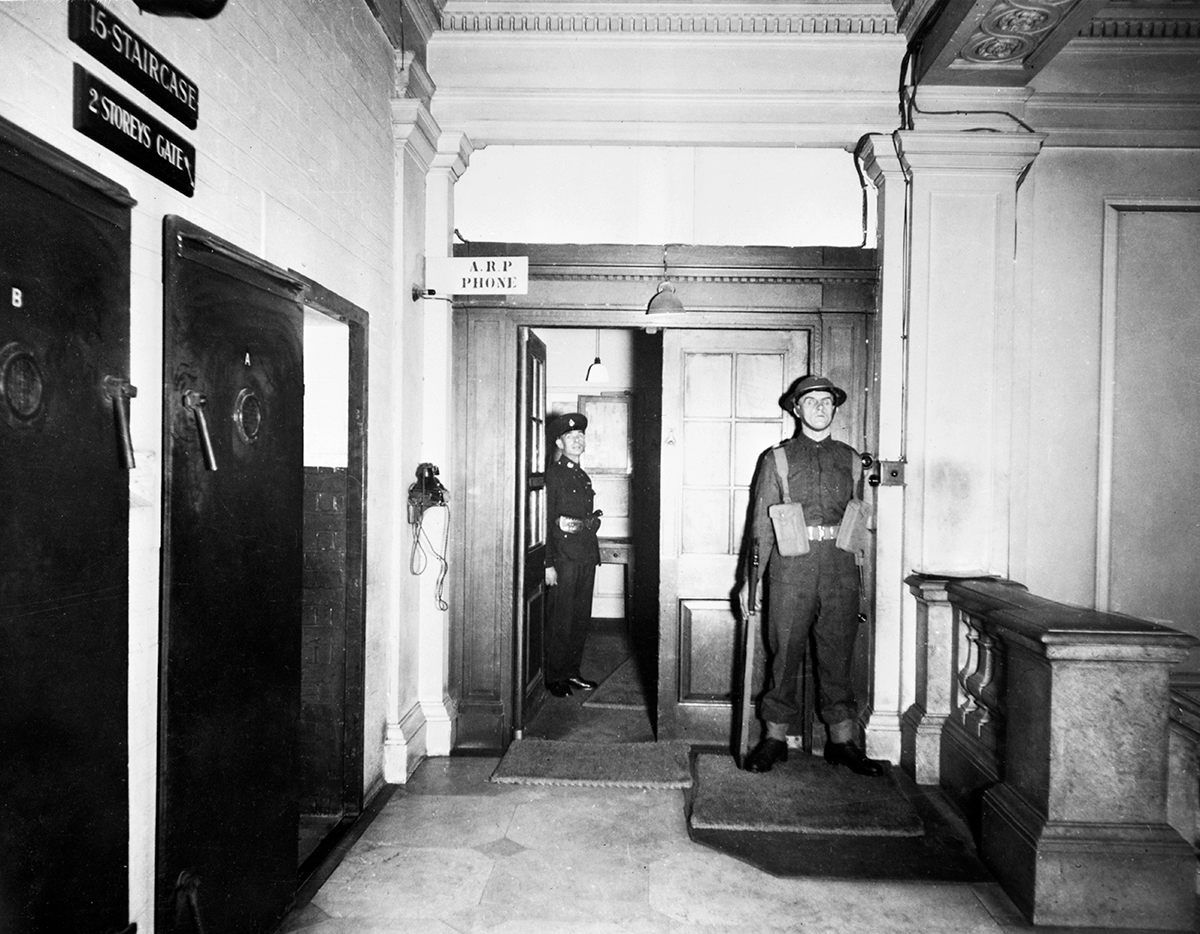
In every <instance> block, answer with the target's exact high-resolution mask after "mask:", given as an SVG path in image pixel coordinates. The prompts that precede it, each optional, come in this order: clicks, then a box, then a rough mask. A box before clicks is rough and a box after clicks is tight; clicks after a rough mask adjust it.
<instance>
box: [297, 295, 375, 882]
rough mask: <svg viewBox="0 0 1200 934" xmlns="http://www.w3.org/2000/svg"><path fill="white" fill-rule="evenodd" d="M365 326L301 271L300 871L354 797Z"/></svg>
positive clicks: (331, 836)
mask: <svg viewBox="0 0 1200 934" xmlns="http://www.w3.org/2000/svg"><path fill="white" fill-rule="evenodd" d="M366 325H367V315H366V312H365V311H363V310H362V309H360V308H358V307H356V306H354V305H352V304H350V303H349V302H346V301H345V300H344V299H342V298H340V297H339V296H337V295H334V294H333V293H330V292H329V291H328V290H326V289H324V288H322V287H321V286H319V285H318V284H316V283H314V282H311V281H307V280H306V292H305V307H304V509H303V535H302V549H303V571H302V578H301V580H302V591H301V656H300V711H299V721H298V724H297V754H296V769H297V776H296V781H297V789H296V791H297V800H298V809H299V832H298V840H297V849H296V863H297V866H298V868H299V875H300V878H301V880H303V879H305V878H307V877H308V876H309V875H311V874H312V872H314V871H315V870H316V868H317V867H318V866H319V865H320V864H321V863H322V861H323V860H324V857H325V855H326V854H327V853H328V852H329V850H330V849H331V848H332V847H333V846H335V845H336V843H337V841H338V840H339V839H341V836H342V834H343V833H344V831H345V830H346V829H347V828H348V827H349V826H350V825H351V824H352V823H353V821H354V819H355V818H356V817H357V816H358V815H359V814H360V813H361V811H362V806H363V801H362V784H363V783H362V716H363V713H362V710H363V645H364V618H365V617H364V605H363V576H364V565H363V559H364V528H365V513H364V507H365V498H364V483H363V470H364V459H365V453H366V451H365V446H366V439H365V436H364V430H363V426H364V424H365V412H366Z"/></svg>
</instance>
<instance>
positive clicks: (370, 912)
mask: <svg viewBox="0 0 1200 934" xmlns="http://www.w3.org/2000/svg"><path fill="white" fill-rule="evenodd" d="M492 867H493V861H492V860H490V859H488V858H487V857H486V856H484V855H482V854H481V853H477V852H476V851H474V850H470V849H436V848H424V849H420V848H407V847H375V848H370V847H363V846H362V841H359V845H357V846H355V848H354V849H353V850H352V851H351V852H350V855H348V856H347V857H346V858H345V859H344V860H343V861H342V864H341V865H340V866H338V868H337V869H336V870H335V871H334V873H333V875H331V876H330V877H329V879H328V880H327V881H326V883H325V884H324V885H323V886H322V887H321V889H320V891H318V892H317V894H316V895H315V896H313V899H312V904H314V905H316V906H317V907H318V908H320V909H321V910H322V911H325V912H326V913H327V914H329V915H330V916H331V917H335V918H348V917H355V918H365V919H371V920H378V921H392V920H396V919H402V918H420V917H425V918H438V917H441V916H442V915H444V914H449V913H450V912H452V911H454V910H455V909H456V908H461V907H463V906H465V905H476V904H478V903H479V899H480V897H481V896H482V894H483V890H484V886H485V885H486V884H487V880H488V878H489V877H490V876H491V873H492Z"/></svg>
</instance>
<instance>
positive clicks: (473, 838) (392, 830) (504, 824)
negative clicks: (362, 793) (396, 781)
mask: <svg viewBox="0 0 1200 934" xmlns="http://www.w3.org/2000/svg"><path fill="white" fill-rule="evenodd" d="M516 808H517V805H516V804H515V803H514V802H513V800H512V799H510V798H507V797H490V796H484V797H480V796H471V795H457V796H442V795H422V796H416V797H411V798H409V797H401V798H399V799H396V798H394V797H393V800H391V801H389V802H388V804H387V806H386V807H385V808H384V809H383V811H382V812H381V813H380V814H379V816H378V817H376V818H375V820H373V821H372V822H371V826H370V827H368V828H367V829H366V830H365V831H363V835H362V838H361V842H362V843H364V844H366V845H369V846H404V847H426V846H463V847H476V846H483V845H485V844H488V843H491V842H493V841H495V840H502V839H504V836H505V834H506V833H507V832H508V828H509V825H510V824H511V823H512V820H513V815H514V813H515V811H516Z"/></svg>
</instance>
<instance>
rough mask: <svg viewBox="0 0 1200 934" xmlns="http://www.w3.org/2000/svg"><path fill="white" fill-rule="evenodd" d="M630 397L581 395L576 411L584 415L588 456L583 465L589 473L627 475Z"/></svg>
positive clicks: (626, 395) (630, 464)
mask: <svg viewBox="0 0 1200 934" xmlns="http://www.w3.org/2000/svg"><path fill="white" fill-rule="evenodd" d="M629 398H630V397H629V394H628V393H611V394H604V395H598V396H580V397H579V411H580V412H581V413H583V414H584V415H586V416H587V420H588V427H587V453H586V454H584V458H585V460H584V463H585V464H586V466H587V470H588V472H589V473H595V472H604V471H616V472H620V473H627V472H629V470H630V468H631V467H632V462H631V461H632V458H631V455H630V450H629Z"/></svg>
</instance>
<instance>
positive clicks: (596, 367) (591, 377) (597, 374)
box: [575, 357, 608, 383]
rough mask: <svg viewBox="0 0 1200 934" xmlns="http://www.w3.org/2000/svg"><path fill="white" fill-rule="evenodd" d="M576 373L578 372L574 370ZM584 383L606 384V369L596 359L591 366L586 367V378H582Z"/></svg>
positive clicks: (598, 359)
mask: <svg viewBox="0 0 1200 934" xmlns="http://www.w3.org/2000/svg"><path fill="white" fill-rule="evenodd" d="M575 372H576V373H578V372H579V371H578V370H576V371H575ZM583 381H584V382H585V383H607V382H608V367H606V366H605V365H604V364H603V363H601V362H600V358H599V357H597V358H596V359H595V361H594V362H593V363H592V365H591V366H589V367H588V370H587V376H585V377H584V378H583Z"/></svg>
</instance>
